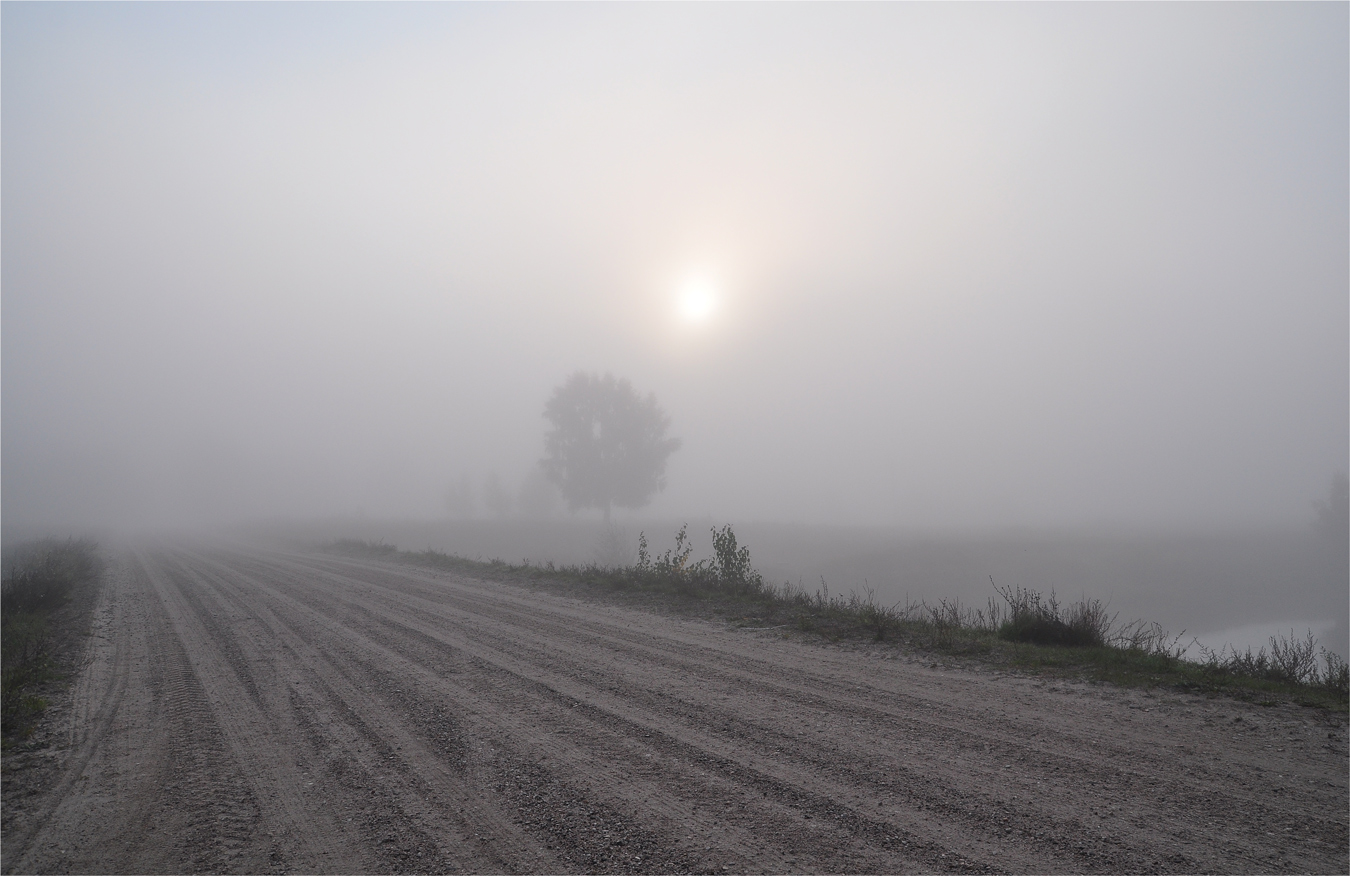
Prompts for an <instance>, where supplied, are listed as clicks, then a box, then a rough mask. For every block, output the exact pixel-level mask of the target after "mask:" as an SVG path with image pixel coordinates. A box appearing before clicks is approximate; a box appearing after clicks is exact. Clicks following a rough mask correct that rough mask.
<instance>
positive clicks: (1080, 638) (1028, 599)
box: [990, 578, 1114, 648]
mask: <svg viewBox="0 0 1350 876" xmlns="http://www.w3.org/2000/svg"><path fill="white" fill-rule="evenodd" d="M992 582H993V579H992V578H991V579H990V583H992ZM994 589H995V590H996V591H997V592H998V594H999V595H1000V596H1002V597H1003V600H1004V602H1006V603H1007V606H1008V619H1007V620H1005V621H1003V623H1001V624H1000V625H999V627H998V635H999V638H1000V639H1007V640H1008V641H1010V642H1032V643H1035V644H1037V645H1062V646H1069V647H1074V648H1100V647H1102V646H1104V645H1106V644H1107V640H1108V638H1109V636H1110V634H1111V627H1112V625H1113V620H1114V619H1113V618H1112V617H1111V616H1110V615H1108V614H1107V613H1106V607H1105V606H1104V605H1102V603H1101V602H1099V601H1097V600H1095V599H1084V600H1081V601H1080V602H1077V603H1075V604H1073V605H1071V606H1068V607H1067V608H1061V607H1060V604H1059V599H1058V597H1057V596H1056V595H1055V591H1053V590H1051V591H1050V595H1049V596H1043V595H1042V594H1041V593H1039V592H1038V591H1035V590H1031V589H1028V588H1024V587H999V586H998V585H997V584H995V585H994Z"/></svg>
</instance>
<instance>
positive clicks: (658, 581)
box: [327, 526, 1350, 711]
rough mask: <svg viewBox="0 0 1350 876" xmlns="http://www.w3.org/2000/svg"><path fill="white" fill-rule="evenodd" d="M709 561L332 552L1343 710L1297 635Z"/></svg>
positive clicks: (818, 632) (671, 553) (1011, 595)
mask: <svg viewBox="0 0 1350 876" xmlns="http://www.w3.org/2000/svg"><path fill="white" fill-rule="evenodd" d="M712 538H713V556H712V557H711V558H709V559H706V560H700V561H697V562H690V556H691V555H692V553H693V547H692V544H691V542H690V539H689V537H688V533H687V529H686V528H685V527H681V528H680V531H679V532H678V533H677V534H676V538H675V547H674V549H673V550H668V551H666V552H665V553H664V554H661V555H660V556H653V555H652V554H651V553H650V551H649V549H648V545H647V538H646V534H645V533H643V534H641V535H639V536H638V556H637V562H636V563H635V564H633V565H631V566H601V565H597V564H589V565H584V566H554V564H553V563H546V564H544V565H533V564H530V563H529V562H526V563H523V564H513V563H505V562H503V561H501V560H499V559H494V560H490V561H487V562H484V561H482V560H470V559H465V558H463V557H458V556H453V555H450V554H444V553H440V552H438V551H433V550H430V549H427V550H425V551H420V552H411V551H400V550H398V549H397V548H396V547H395V546H394V545H389V544H385V543H384V542H383V541H381V542H365V541H359V540H356V539H341V540H339V541H337V542H334V543H332V544H330V545H328V546H327V549H328V550H330V551H333V552H336V553H342V554H347V555H350V556H359V557H371V558H378V559H389V560H394V561H397V562H405V563H410V564H415V565H419V566H425V567H430V568H436V569H444V570H447V571H452V572H460V573H463V574H466V575H472V576H475V577H479V578H489V579H498V580H509V581H513V582H517V583H535V584H538V585H541V586H548V587H550V588H552V589H557V588H564V589H568V590H573V591H582V592H592V593H594V592H601V593H608V594H625V595H628V596H632V597H635V598H640V599H641V600H643V601H645V602H648V603H651V602H656V603H658V604H661V605H663V606H666V607H670V608H674V609H677V610H682V611H693V612H697V613H701V614H705V615H712V616H716V617H720V618H722V619H724V620H727V621H730V622H732V623H736V624H739V625H741V626H745V627H756V628H761V629H763V628H771V629H782V630H784V631H785V632H786V631H796V632H797V633H801V634H806V635H811V636H819V637H821V638H824V639H827V640H829V641H832V642H838V641H843V640H850V639H851V640H871V641H873V642H879V643H889V644H890V645H892V646H893V647H897V648H903V649H908V650H912V651H920V652H924V653H927V654H940V655H946V656H951V657H956V658H965V659H972V660H977V661H979V662H982V663H986V664H993V665H998V666H1002V667H1007V668H1012V669H1018V670H1023V671H1028V672H1036V673H1046V674H1055V675H1063V676H1068V677H1074V678H1082V679H1087V680H1090V681H1104V682H1111V683H1114V684H1120V685H1126V686H1133V687H1169V688H1173V689H1177V690H1184V691H1191V692H1213V693H1224V694H1228V695H1232V696H1236V697H1239V698H1242V699H1247V700H1252V701H1271V699H1272V698H1277V699H1279V700H1280V701H1285V702H1289V701H1292V702H1297V703H1300V704H1303V705H1309V706H1317V707H1322V708H1328V709H1333V710H1338V711H1344V710H1345V709H1346V707H1347V703H1348V702H1350V699H1348V697H1347V687H1348V686H1350V685H1348V683H1347V682H1348V681H1350V677H1348V676H1350V674H1348V673H1347V667H1346V661H1345V660H1343V659H1342V658H1341V657H1340V656H1338V655H1337V654H1335V653H1333V652H1331V651H1328V650H1327V649H1326V648H1320V649H1319V647H1318V646H1317V643H1316V640H1315V639H1313V637H1312V636H1311V634H1309V635H1308V637H1306V638H1305V639H1296V638H1294V637H1293V635H1292V634H1291V636H1290V637H1289V638H1287V639H1286V638H1284V637H1272V639H1271V643H1270V648H1269V650H1267V649H1265V648H1262V649H1261V650H1260V651H1258V652H1257V653H1256V654H1253V653H1252V652H1250V651H1247V652H1245V653H1243V654H1238V653H1236V652H1232V653H1227V654H1225V653H1214V652H1209V651H1207V650H1205V649H1203V648H1202V649H1201V659H1200V660H1190V659H1186V658H1185V657H1184V654H1185V652H1186V650H1187V647H1186V646H1185V645H1183V644H1181V642H1182V639H1183V638H1184V635H1185V634H1184V633H1182V634H1179V635H1172V634H1170V633H1169V632H1168V631H1167V630H1165V629H1163V628H1162V627H1161V626H1159V625H1158V624H1156V623H1146V622H1144V621H1140V620H1135V621H1129V622H1126V623H1120V622H1118V620H1117V618H1116V617H1115V616H1114V615H1110V614H1108V612H1107V610H1106V607H1105V606H1104V605H1103V604H1102V603H1101V602H1100V601H1098V600H1092V599H1086V598H1084V599H1082V600H1079V601H1078V602H1074V603H1069V604H1063V603H1061V602H1060V601H1059V599H1058V597H1057V596H1056V594H1055V593H1054V592H1053V591H1051V592H1050V593H1049V594H1048V595H1047V594H1043V593H1041V592H1039V591H1036V590H1031V589H1026V588H1020V587H1013V588H1007V587H999V586H998V585H996V584H994V582H993V580H992V579H990V584H991V585H993V590H994V593H993V594H992V595H991V596H990V597H989V600H988V602H987V603H986V605H985V606H983V607H982V608H978V609H977V608H973V607H970V606H966V605H963V604H962V603H961V602H960V601H958V600H947V599H943V600H941V601H939V602H938V603H937V604H936V605H929V604H927V603H924V602H918V603H911V602H908V601H906V602H904V603H895V604H893V605H887V604H885V603H882V602H878V601H877V599H876V593H875V591H873V590H872V589H870V588H864V590H863V592H861V593H858V592H856V591H855V592H851V593H849V594H848V595H847V596H844V595H838V594H831V593H830V588H829V585H828V584H826V583H825V581H824V580H823V579H822V580H821V582H820V587H819V588H817V589H816V590H814V591H808V590H806V589H805V588H803V587H800V586H793V585H792V584H789V583H785V584H782V585H774V584H771V583H769V582H766V581H765V580H764V578H763V576H761V575H760V573H759V572H757V571H756V570H755V569H754V568H753V566H752V565H751V563H750V552H749V550H748V549H747V548H745V547H743V546H741V545H739V544H738V543H737V541H736V535H735V533H734V532H733V531H732V529H731V527H730V526H726V527H723V528H722V529H720V530H718V529H713V530H712Z"/></svg>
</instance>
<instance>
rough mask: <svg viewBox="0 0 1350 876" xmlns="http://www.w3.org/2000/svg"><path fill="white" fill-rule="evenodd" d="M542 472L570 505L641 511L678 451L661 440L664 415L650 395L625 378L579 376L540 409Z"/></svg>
mask: <svg viewBox="0 0 1350 876" xmlns="http://www.w3.org/2000/svg"><path fill="white" fill-rule="evenodd" d="M544 419H546V420H548V422H549V430H548V434H547V435H545V436H544V452H545V454H546V455H545V457H544V459H543V461H542V463H541V464H542V466H543V469H544V473H545V474H547V475H548V477H549V480H551V481H553V483H555V484H557V485H558V490H559V491H560V492H561V493H562V495H563V498H564V499H566V500H567V505H568V507H569V508H572V509H576V508H599V509H601V510H603V511H604V512H605V519H606V520H608V519H609V509H610V506H611V505H618V506H620V507H622V508H640V507H642V506H643V505H645V504H647V502H648V501H650V500H651V497H652V495H653V494H654V493H657V492H659V491H660V490H661V489H663V488H664V487H665V485H666V480H665V471H666V458H667V457H669V456H670V454H672V453H674V452H675V451H676V450H677V449H679V446H680V439H678V438H667V437H666V430H667V429H668V428H669V427H670V418H669V417H667V416H666V414H665V412H664V411H662V410H661V408H660V406H659V405H657V403H656V396H654V395H652V394H651V393H648V394H647V396H646V397H645V398H644V397H642V396H640V395H638V394H637V391H636V390H634V389H633V386H632V384H630V383H629V382H628V381H627V380H619V379H616V378H614V377H612V376H610V375H608V374H606V375H605V376H604V377H598V376H596V375H593V374H586V373H584V372H580V371H579V372H577V373H576V374H573V375H572V376H571V377H569V378H568V379H567V381H566V382H565V383H563V384H562V385H561V386H559V387H558V388H557V389H555V390H553V395H552V396H551V397H550V398H549V400H548V404H546V405H545V406H544Z"/></svg>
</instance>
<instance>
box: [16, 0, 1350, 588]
mask: <svg viewBox="0 0 1350 876" xmlns="http://www.w3.org/2000/svg"><path fill="white" fill-rule="evenodd" d="M2 14H3V78H2V79H0V83H2V84H0V87H2V88H3V94H2V98H3V253H2V255H3V262H2V266H0V270H2V271H3V273H2V274H0V280H2V283H3V419H2V424H3V513H4V531H5V537H6V539H7V540H9V539H12V538H13V537H15V536H16V535H19V534H27V533H33V532H39V531H69V530H75V529H81V528H84V529H91V528H92V529H98V530H100V531H110V530H118V529H123V530H127V529H133V530H141V529H154V528H162V527H176V528H182V527H200V528H207V529H210V528H213V527H219V526H222V525H235V524H239V523H242V522H250V521H258V520H283V519H289V520H315V519H332V518H338V517H342V518H351V519H360V518H365V519H367V520H370V519H377V518H378V519H388V518H399V519H404V520H426V521H432V520H437V519H446V518H448V517H453V518H478V519H489V518H503V519H514V518H516V517H522V516H529V517H532V518H539V517H544V518H548V517H549V515H552V518H551V519H557V520H562V521H567V520H593V519H595V520H598V519H599V516H600V513H599V511H598V510H595V509H591V510H584V509H583V510H581V511H579V512H577V514H576V516H575V517H571V518H569V517H567V515H566V513H565V511H563V510H562V509H561V507H559V505H558V502H557V501H556V496H550V495H549V494H548V489H549V488H548V485H547V482H546V481H544V480H542V477H541V475H540V473H539V471H538V469H537V465H538V462H539V460H540V458H541V456H542V455H543V453H544V443H543V442H544V433H545V425H546V424H545V420H544V418H543V411H544V405H545V403H546V401H547V400H548V399H549V398H550V393H552V392H553V390H554V388H555V387H557V386H559V385H560V384H562V382H563V381H564V380H566V379H567V378H568V377H569V375H572V374H574V373H575V372H578V371H582V372H587V373H591V374H597V375H599V374H605V373H609V374H613V375H615V376H616V377H619V378H622V379H626V380H628V381H631V384H632V386H633V387H634V388H635V389H636V390H637V392H638V393H640V394H643V395H645V394H646V393H653V394H654V395H655V398H656V399H657V401H658V402H659V404H660V407H661V409H662V410H663V411H664V413H665V414H666V415H667V416H668V417H669V430H670V435H671V436H674V437H677V438H678V439H680V446H679V449H678V450H676V451H674V452H673V453H672V454H671V455H670V457H669V461H668V464H667V466H666V469H665V483H666V486H665V489H664V490H663V491H661V492H659V493H657V494H656V495H655V496H654V498H653V499H652V501H651V502H650V503H649V504H647V505H646V506H644V507H642V508H640V509H636V510H633V509H624V508H617V509H616V512H615V513H616V519H617V520H618V521H619V522H620V523H622V524H623V525H625V526H628V527H629V529H631V530H633V531H636V530H637V529H638V528H640V525H641V521H642V520H644V519H659V520H675V519H679V518H682V517H687V518H689V519H695V518H697V519H698V520H704V519H709V520H716V521H719V522H720V521H733V522H736V523H737V524H738V525H742V524H744V525H752V524H764V525H770V524H772V525H777V526H780V527H782V526H787V527H792V526H798V527H808V528H809V527H813V526H814V527H821V526H824V527H862V528H868V531H869V532H871V531H882V532H908V533H939V534H942V535H941V537H942V538H951V537H955V536H954V535H953V534H959V533H962V532H972V531H979V532H986V533H987V532H991V531H1004V530H1017V531H1042V530H1044V531H1055V532H1077V533H1088V534H1091V537H1093V538H1099V537H1102V536H1103V535H1104V534H1105V535H1110V534H1112V533H1115V534H1121V533H1126V534H1138V533H1150V534H1152V536H1154V537H1158V538H1163V539H1166V538H1171V537H1173V536H1178V537H1179V536H1180V535H1181V534H1187V533H1201V534H1203V533H1230V532H1269V533H1284V534H1285V536H1286V537H1288V538H1294V539H1297V538H1303V537H1304V535H1305V534H1306V533H1309V532H1311V531H1312V528H1313V527H1314V526H1315V525H1316V522H1317V520H1318V516H1317V513H1316V509H1315V505H1314V503H1315V502H1316V501H1318V500H1326V498H1327V496H1328V489H1329V484H1331V483H1332V479H1333V477H1334V476H1335V475H1336V474H1337V473H1338V472H1343V471H1344V470H1345V469H1346V468H1347V459H1350V367H1348V363H1350V275H1348V268H1347V265H1348V264H1350V246H1348V245H1347V240H1350V221H1348V216H1350V182H1348V181H1347V167H1350V138H1348V134H1347V130H1348V128H1350V114H1348V112H1347V106H1350V87H1348V85H1347V83H1350V52H1348V50H1347V36H1346V35H1347V25H1350V21H1348V18H1350V10H1347V7H1346V6H1345V5H1344V4H1274V5H1257V4H1241V5H1230V4H1222V5H1221V4H1204V5H1158V4H1149V5H1097V4H1091V5H1086V4H1085V5H1074V6H1062V5H1040V4H1037V5H1030V4H1028V5H1011V4H1000V5H976V4H960V5H937V4H932V5H929V4H925V5H865V6H863V5H859V6H851V5H850V6H841V5H835V4H831V5H818V6H816V5H812V6H806V5H790V6H789V5H784V6H764V5H734V6H733V5H683V4H681V5H632V6H612V5H597V6H591V5H586V6H561V5H560V6H535V5H519V4H510V5H506V4H503V5H487V4H472V5H469V4H465V5H458V4H457V5H431V4H411V5H403V4H399V5H393V4H379V5H327V4H312V5H311V4H303V5H281V4H243V5H215V4H211V5H208V4H182V5H178V4H174V5H169V4H146V5H123V4H96V5H86V4H12V3H11V4H5V6H4V7H3V13H2ZM822 531H824V530H822ZM766 537H767V536H766ZM869 537H871V536H869ZM915 537H917V536H915ZM1085 537H1086V536H1085ZM1122 537H1123V536H1122ZM1131 537H1133V536H1131ZM878 538H880V536H878ZM883 540H884V539H883ZM587 549H589V547H588V548H587ZM809 565H810V564H809V563H806V562H805V561H803V562H800V563H797V566H798V567H799V568H797V569H796V570H795V571H798V572H799V573H803V574H808V575H809V574H810V572H809V570H806V567H807V566H809ZM813 568H814V567H813ZM783 571H784V574H789V575H790V574H792V573H793V572H794V569H793V568H786V567H785V568H784V569H783ZM995 571H997V570H995ZM898 574H900V573H897V575H898ZM972 574H973V573H972ZM982 574H983V573H981V575H982ZM1309 574H1311V573H1309ZM1318 574H1320V573H1318ZM1337 574H1339V573H1337ZM858 577H863V576H862V575H859V576H858ZM1344 584H1345V581H1344V579H1340V578H1335V577H1333V578H1332V579H1331V580H1330V583H1327V584H1322V585H1319V586H1322V587H1323V588H1324V592H1326V593H1337V592H1339V593H1340V594H1341V596H1342V597H1343V595H1344ZM1337 588H1339V590H1338V589H1337ZM1338 598H1339V597H1338ZM1323 601H1324V602H1325V600H1323ZM1332 602H1333V604H1334V600H1332ZM1341 606H1342V608H1343V607H1344V602H1343V600H1342V602H1341ZM1319 611H1320V610H1319Z"/></svg>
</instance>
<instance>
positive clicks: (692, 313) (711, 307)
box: [678, 280, 717, 322]
mask: <svg viewBox="0 0 1350 876" xmlns="http://www.w3.org/2000/svg"><path fill="white" fill-rule="evenodd" d="M678 308H679V312H680V316H681V317H682V318H683V319H684V321H685V322H706V321H707V320H708V318H709V317H711V316H712V315H713V311H715V310H717V294H716V292H715V290H714V289H713V287H712V285H711V284H710V283H707V282H704V281H702V280H694V281H691V282H689V283H686V284H685V285H684V286H682V287H681V288H680V295H679V302H678Z"/></svg>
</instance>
